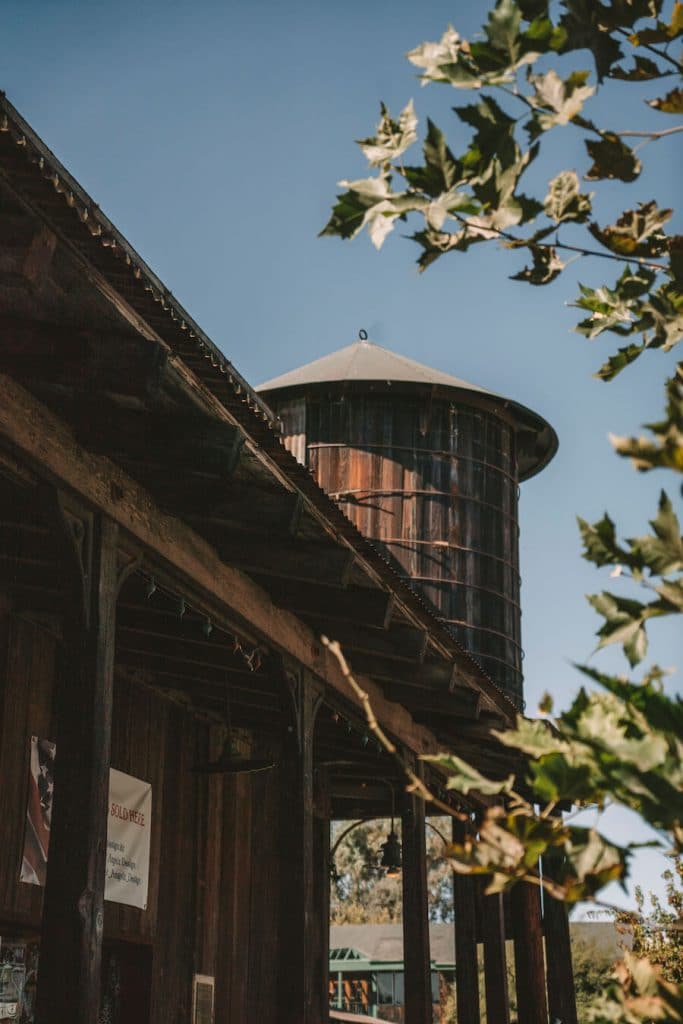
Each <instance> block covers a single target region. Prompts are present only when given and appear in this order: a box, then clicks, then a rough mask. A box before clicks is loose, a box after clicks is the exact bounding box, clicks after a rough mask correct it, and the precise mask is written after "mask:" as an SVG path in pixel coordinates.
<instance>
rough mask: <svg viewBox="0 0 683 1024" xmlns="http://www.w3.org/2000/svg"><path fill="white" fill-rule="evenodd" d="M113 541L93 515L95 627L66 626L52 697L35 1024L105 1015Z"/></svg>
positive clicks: (84, 1023)
mask: <svg viewBox="0 0 683 1024" xmlns="http://www.w3.org/2000/svg"><path fill="white" fill-rule="evenodd" d="M117 538H118V527H117V525H116V524H115V523H113V522H111V521H110V520H108V519H107V518H106V517H104V516H101V515H100V516H96V517H95V520H94V529H93V537H92V563H91V580H90V587H89V594H90V599H89V624H90V625H89V628H87V629H86V628H84V626H83V625H82V624H81V622H73V623H71V624H70V630H69V634H70V636H69V642H68V644H67V652H68V653H67V656H66V659H65V663H64V664H63V665H62V671H61V678H60V680H59V685H58V688H57V694H56V700H57V709H56V710H57V731H56V740H57V756H56V764H55V795H54V805H53V812H52V828H51V843H50V859H49V861H48V867H47V881H46V886H45V903H44V912H43V926H42V937H41V970H40V974H39V977H38V989H37V1019H38V1020H39V1021H41V1022H43V1021H44V1022H46V1024H47V1022H48V1021H49V1022H52V1021H55V1020H71V1021H73V1022H74V1024H92V1021H93V1020H95V1019H96V1018H97V1014H98V1012H99V999H100V964H101V957H102V933H103V907H104V868H105V859H106V849H107V803H108V795H109V766H110V744H111V721H112V697H113V668H114V631H115V614H116V594H117V584H118V580H117V577H118V562H117V554H118V553H117ZM75 708H78V713H77V714H74V709H75Z"/></svg>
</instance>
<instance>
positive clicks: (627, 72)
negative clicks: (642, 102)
mask: <svg viewBox="0 0 683 1024" xmlns="http://www.w3.org/2000/svg"><path fill="white" fill-rule="evenodd" d="M633 64H634V66H633V67H632V68H624V67H615V68H612V70H611V71H610V78H617V79H620V80H621V81H623V82H648V81H651V80H652V79H654V78H661V77H662V76H663V75H665V74H666V73H667V72H664V71H662V70H661V68H659V67H658V66H657V65H656V64H655V62H654V61H652V60H650V59H649V58H648V57H639V56H637V55H636V56H634V58H633ZM655 102H656V101H655ZM650 105H651V106H653V105H654V104H653V103H651V104H650Z"/></svg>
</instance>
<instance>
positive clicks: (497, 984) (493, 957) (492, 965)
mask: <svg viewBox="0 0 683 1024" xmlns="http://www.w3.org/2000/svg"><path fill="white" fill-rule="evenodd" d="M481 908H482V937H483V940H484V991H485V993H486V1020H487V1021H490V1022H491V1024H494V1022H495V1024H510V998H509V994H508V974H507V961H506V957H505V915H504V912H503V897H502V895H501V893H495V894H494V895H493V896H483V897H482V900H481Z"/></svg>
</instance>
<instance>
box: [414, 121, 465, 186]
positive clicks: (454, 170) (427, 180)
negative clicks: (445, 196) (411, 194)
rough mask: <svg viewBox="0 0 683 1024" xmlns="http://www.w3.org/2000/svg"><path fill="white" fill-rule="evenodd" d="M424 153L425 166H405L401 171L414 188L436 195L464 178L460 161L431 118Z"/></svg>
mask: <svg viewBox="0 0 683 1024" xmlns="http://www.w3.org/2000/svg"><path fill="white" fill-rule="evenodd" d="M423 153H424V158H425V164H424V167H404V168H403V169H402V171H401V173H402V174H403V176H404V177H405V178H406V180H407V181H408V182H409V184H410V185H412V187H413V188H416V189H419V190H420V191H422V192H425V193H426V194H427V195H428V196H433V197H436V196H439V195H441V194H442V193H443V192H447V191H449V190H450V189H452V188H454V187H455V185H457V184H458V183H459V182H460V181H461V180H462V166H461V164H460V162H459V161H458V160H456V158H455V157H454V156H453V154H452V153H451V151H450V149H449V148H448V146H447V144H446V139H445V137H444V134H443V132H442V131H441V130H440V129H439V128H437V126H436V125H435V124H434V122H433V121H432V120H431V119H430V118H427V136H426V138H425V141H424V146H423Z"/></svg>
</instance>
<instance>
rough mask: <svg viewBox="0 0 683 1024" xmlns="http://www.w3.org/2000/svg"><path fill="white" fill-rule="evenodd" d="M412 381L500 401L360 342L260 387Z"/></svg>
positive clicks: (458, 381) (367, 343) (423, 366)
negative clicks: (345, 382)
mask: <svg viewBox="0 0 683 1024" xmlns="http://www.w3.org/2000/svg"><path fill="white" fill-rule="evenodd" d="M371 380H375V381H379V380H381V381H387V382H388V381H409V382H411V383H415V384H439V385H441V386H442V387H447V388H460V389H461V390H465V391H478V392H480V393H481V394H484V395H491V397H492V398H497V397H499V396H498V395H494V393H493V392H492V391H487V390H486V389H485V388H480V387H478V386H477V385H476V384H470V383H468V382H467V381H466V380H460V378H459V377H453V376H451V374H449V373H442V371H441V370H435V369H433V368H432V367H430V366H425V365H424V364H423V363H418V362H416V361H415V360H414V359H408V357H407V356H402V355H399V354H398V352H392V351H391V350H390V349H388V348H383V347H382V346H381V345H375V343H374V342H372V341H367V340H359V341H355V342H354V343H353V344H352V345H346V346H345V347H344V348H340V349H337V351H336V352H330V353H329V355H326V356H322V358H321V359H314V360H313V362H312V363H306V364H305V366H300V367H299V368H298V369H296V370H290V371H289V372H288V373H283V374H282V375H281V376H280V377H274V378H273V379H272V380H268V381H266V382H265V384H260V385H259V386H258V387H257V388H256V390H257V391H275V390H279V389H280V388H294V387H299V386H300V385H305V384H322V383H327V382H332V381H371Z"/></svg>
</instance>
